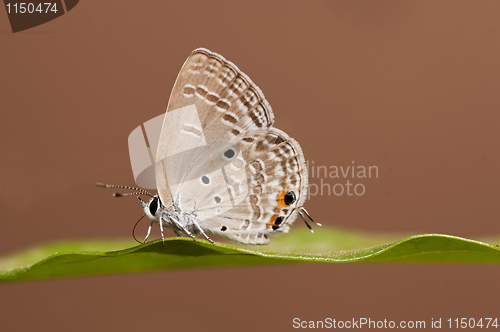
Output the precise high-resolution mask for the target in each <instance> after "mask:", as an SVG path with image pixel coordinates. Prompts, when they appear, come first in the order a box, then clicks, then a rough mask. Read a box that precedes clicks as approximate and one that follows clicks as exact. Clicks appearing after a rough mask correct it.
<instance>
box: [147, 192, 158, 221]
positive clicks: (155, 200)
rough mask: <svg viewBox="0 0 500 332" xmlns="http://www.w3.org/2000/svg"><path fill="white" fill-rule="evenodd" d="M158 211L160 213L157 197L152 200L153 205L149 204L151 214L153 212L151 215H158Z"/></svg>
mask: <svg viewBox="0 0 500 332" xmlns="http://www.w3.org/2000/svg"><path fill="white" fill-rule="evenodd" d="M156 211H158V198H157V197H155V198H153V199H152V200H151V203H149V212H151V215H153V216H154V215H156Z"/></svg>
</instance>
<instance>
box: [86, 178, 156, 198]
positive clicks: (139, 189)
mask: <svg viewBox="0 0 500 332" xmlns="http://www.w3.org/2000/svg"><path fill="white" fill-rule="evenodd" d="M95 185H96V186H98V187H102V188H120V189H130V190H137V191H139V193H131V194H120V193H114V194H113V196H114V197H124V196H130V195H137V194H138V195H147V196H151V197H154V196H153V195H152V194H151V193H149V192H147V191H146V190H144V189H141V188H134V187H128V186H117V185H114V184H105V183H101V182H98V183H96V184H95Z"/></svg>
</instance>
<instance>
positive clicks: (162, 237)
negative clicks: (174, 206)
mask: <svg viewBox="0 0 500 332" xmlns="http://www.w3.org/2000/svg"><path fill="white" fill-rule="evenodd" d="M160 231H161V240H162V241H163V244H165V237H164V236H163V218H162V217H160Z"/></svg>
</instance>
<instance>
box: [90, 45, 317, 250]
mask: <svg viewBox="0 0 500 332" xmlns="http://www.w3.org/2000/svg"><path fill="white" fill-rule="evenodd" d="M273 123H274V114H273V111H272V109H271V106H270V105H269V103H268V101H267V100H266V99H265V97H264V95H263V93H262V91H261V90H260V89H259V88H258V87H257V86H256V85H255V84H254V83H253V82H252V80H251V79H250V78H249V77H248V76H247V75H246V74H244V73H243V72H242V71H241V70H239V69H238V67H236V66H235V65H234V64H233V63H231V62H229V61H227V60H226V59H224V57H222V56H221V55H219V54H217V53H214V52H211V51H209V50H207V49H204V48H199V49H196V50H194V51H193V52H192V53H191V55H190V56H189V57H188V59H187V60H186V62H185V63H184V65H183V66H182V68H181V70H180V72H179V75H178V77H177V80H176V82H175V85H174V87H173V89H172V93H171V96H170V100H169V103H168V106H167V111H166V113H165V117H164V120H163V125H162V127H161V134H160V136H159V137H160V138H159V141H158V145H157V150H156V158H155V164H154V170H155V178H156V186H157V190H158V194H157V195H152V194H150V193H149V192H147V191H145V190H144V189H140V188H133V187H126V186H115V185H106V184H100V183H99V184H98V185H99V186H103V187H107V188H125V189H131V190H136V191H137V192H135V193H130V194H116V193H115V194H114V195H115V196H118V197H119V196H128V195H146V196H150V197H151V198H150V200H149V201H147V202H145V201H143V200H142V199H141V198H140V197H139V196H138V199H139V201H140V203H141V206H142V208H143V210H144V215H143V217H144V216H148V217H149V218H150V219H151V223H150V225H149V229H148V232H147V235H146V238H145V239H144V241H143V242H145V241H146V240H147V239H148V237H149V235H150V231H151V227H152V225H153V224H154V223H156V224H158V225H159V226H160V230H161V236H162V239H163V240H164V233H163V232H164V228H171V229H173V231H174V232H175V234H177V235H178V236H182V235H187V236H190V237H192V238H193V239H194V240H195V239H196V237H197V236H199V235H200V234H201V235H203V236H204V237H205V238H206V239H207V240H208V241H210V242H211V243H214V242H213V241H212V239H210V237H209V236H208V235H207V233H211V234H216V235H219V236H222V237H224V238H227V239H229V240H232V241H235V242H239V243H243V244H253V245H257V244H268V243H269V242H270V240H269V235H276V234H280V233H287V232H288V231H289V229H290V225H291V224H292V223H293V222H294V221H295V219H296V218H297V217H298V216H300V217H301V218H302V219H303V220H304V222H305V223H306V225H307V226H308V227H309V229H311V227H310V225H309V224H308V223H307V220H306V217H307V218H308V219H309V220H310V221H313V220H312V218H311V217H310V215H309V213H308V212H307V211H306V210H305V209H304V208H303V205H304V202H305V200H306V196H307V190H308V176H307V167H306V163H305V159H304V155H303V153H302V149H301V148H300V145H299V144H298V143H297V141H295V140H294V139H293V138H291V137H290V136H288V135H287V134H286V133H285V132H283V131H282V130H279V129H277V128H274V127H273ZM141 219H142V218H141ZM313 222H314V221H313ZM136 225H137V224H136ZM134 228H135V227H134ZM311 231H312V229H311ZM134 237H135V236H134Z"/></svg>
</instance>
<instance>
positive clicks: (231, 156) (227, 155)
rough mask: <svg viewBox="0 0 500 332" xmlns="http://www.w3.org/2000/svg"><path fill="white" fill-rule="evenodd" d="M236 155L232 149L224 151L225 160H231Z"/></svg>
mask: <svg viewBox="0 0 500 332" xmlns="http://www.w3.org/2000/svg"><path fill="white" fill-rule="evenodd" d="M235 154H236V153H235V152H234V150H233V149H228V150H226V152H224V157H226V158H227V159H231V158H233V157H234V155H235Z"/></svg>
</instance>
